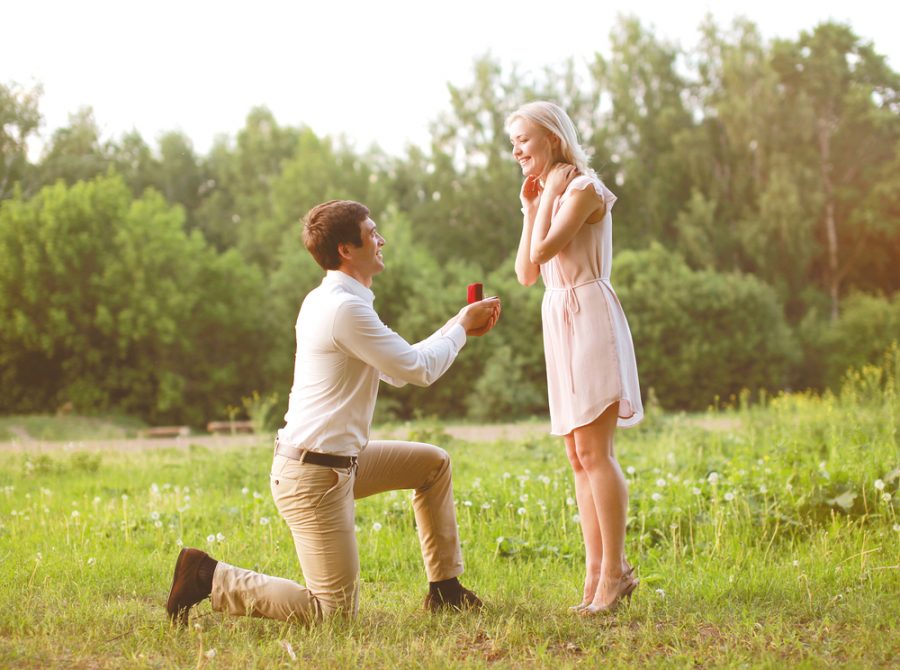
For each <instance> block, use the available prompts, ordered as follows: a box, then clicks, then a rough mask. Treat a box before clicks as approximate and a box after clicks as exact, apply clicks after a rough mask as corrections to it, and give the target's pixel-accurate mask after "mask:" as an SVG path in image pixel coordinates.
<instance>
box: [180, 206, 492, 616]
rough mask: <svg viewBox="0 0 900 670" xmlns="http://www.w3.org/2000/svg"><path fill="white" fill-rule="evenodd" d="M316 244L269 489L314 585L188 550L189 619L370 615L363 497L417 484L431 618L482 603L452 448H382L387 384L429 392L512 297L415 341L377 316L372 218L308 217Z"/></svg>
mask: <svg viewBox="0 0 900 670" xmlns="http://www.w3.org/2000/svg"><path fill="white" fill-rule="evenodd" d="M303 242H304V244H305V245H306V248H307V249H308V250H309V251H310V253H311V254H312V255H313V256H314V257H315V259H316V261H317V262H318V263H319V265H320V266H322V268H323V269H324V270H326V276H325V278H324V279H323V281H322V283H321V285H320V286H318V287H317V288H315V289H314V290H312V291H310V293H309V294H308V295H307V296H306V299H305V300H304V301H303V305H302V307H301V308H300V314H299V316H298V317H297V324H296V331H297V355H296V360H295V366H294V384H293V387H292V388H291V396H290V401H289V406H288V411H287V414H286V415H285V426H284V428H282V429H281V430H280V431H278V437H277V439H276V441H275V457H274V460H273V463H272V474H271V478H270V485H271V489H272V496H273V497H274V499H275V504H276V506H277V507H278V511H279V512H280V514H281V516H282V517H283V518H284V520H285V522H286V523H287V525H288V527H289V528H290V530H291V534H292V535H293V537H294V544H295V546H296V549H297V555H298V557H299V559H300V566H301V568H302V570H303V575H304V578H305V580H306V586H305V587H304V586H302V585H300V584H298V583H296V582H293V581H291V580H288V579H282V578H278V577H270V576H267V575H263V574H259V573H256V572H252V571H250V570H244V569H242V568H238V567H235V566H232V565H228V564H226V563H222V562H217V561H216V560H215V559H213V558H212V557H210V556H208V555H207V554H206V553H204V552H202V551H200V550H198V549H189V548H185V549H183V550H182V551H181V554H180V555H179V556H178V561H177V562H176V564H175V575H174V578H173V580H172V588H171V591H170V593H169V599H168V602H167V603H166V610H167V612H168V613H169V616H170V618H172V619H173V620H175V619H176V618H177V619H179V620H180V621H181V622H182V623H186V622H187V618H188V613H189V610H190V608H191V607H192V606H193V605H195V604H196V603H198V602H200V601H201V600H203V599H204V598H206V597H211V599H212V606H213V609H214V610H217V611H224V612H228V613H230V614H237V615H245V614H246V615H249V614H253V615H256V616H263V617H269V618H272V619H280V620H293V619H297V620H303V621H313V620H318V619H321V618H322V617H325V616H328V615H333V614H338V613H340V614H343V615H345V616H352V615H354V614H356V612H357V611H358V607H359V601H358V594H359V555H358V552H357V546H356V534H355V529H354V500H355V499H357V498H364V497H366V496H369V495H372V494H374V493H380V492H383V491H389V490H394V489H407V488H409V489H414V490H415V494H414V497H413V508H414V510H415V516H416V525H417V527H418V533H419V542H420V545H421V549H422V557H423V559H424V562H425V570H426V573H427V576H428V580H429V583H430V584H429V592H428V595H427V596H426V599H425V607H426V609H429V610H432V611H436V610H439V609H441V608H444V607H453V608H457V609H464V608H469V607H480V606H481V601H480V600H479V599H478V597H477V596H476V595H475V594H474V593H472V592H471V591H469V590H468V589H466V588H464V587H463V586H462V585H461V584H460V583H459V580H458V579H457V578H458V576H459V575H460V574H461V573H462V571H463V565H462V555H461V551H460V546H459V537H458V534H457V527H456V513H455V510H454V504H453V486H452V482H451V477H450V459H449V457H448V455H447V453H446V452H445V451H444V450H443V449H439V448H438V447H435V446H431V445H427V444H417V443H412V442H396V441H391V442H387V441H386V442H369V428H370V426H371V422H372V414H373V412H374V408H375V398H376V395H377V393H378V383H379V380H380V379H384V380H385V381H387V382H389V383H391V384H394V385H398V386H399V385H403V384H405V383H412V384H416V385H419V386H428V385H430V384H432V383H434V382H435V381H436V380H437V379H438V378H439V377H440V376H441V375H443V374H444V372H446V371H447V369H448V368H449V367H450V365H451V364H452V363H453V361H454V360H455V359H456V355H457V354H458V353H459V350H460V349H461V348H462V347H463V346H464V345H465V343H466V336H467V335H476V336H477V335H483V334H484V333H486V332H487V331H489V330H490V329H491V328H492V327H493V326H494V324H495V323H496V321H497V319H498V318H499V317H500V301H499V300H497V299H496V298H493V299H489V300H482V301H480V302H475V303H473V304H471V305H468V306H466V307H464V308H463V309H462V310H460V312H459V313H458V314H457V315H456V316H454V317H453V318H451V319H450V320H449V321H448V322H447V323H446V324H445V325H444V326H443V327H442V328H441V329H440V330H438V331H437V332H436V333H434V334H433V335H432V336H431V337H429V338H428V339H426V340H423V341H422V342H419V343H417V344H414V345H410V344H409V343H407V342H406V341H405V340H404V339H403V338H401V337H400V336H399V335H397V334H396V333H394V332H393V331H392V330H390V329H389V328H388V327H387V326H385V325H384V324H383V323H382V322H381V320H380V319H379V318H378V315H377V314H376V313H375V310H374V308H373V300H374V294H373V293H372V291H371V290H370V287H371V285H372V279H373V277H374V276H375V275H377V274H378V273H380V272H381V271H382V270H383V269H384V259H383V257H382V251H381V250H382V247H383V246H384V244H385V240H384V238H383V237H381V235H379V233H378V231H377V229H376V226H375V223H374V222H373V221H372V219H371V218H369V210H368V209H367V208H366V207H365V206H363V205H361V204H359V203H356V202H352V201H340V200H332V201H329V202H326V203H323V204H321V205H318V206H316V207H314V208H313V209H312V210H310V212H309V214H307V216H306V218H305V220H304V226H303Z"/></svg>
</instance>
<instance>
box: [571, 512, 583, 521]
mask: <svg viewBox="0 0 900 670" xmlns="http://www.w3.org/2000/svg"><path fill="white" fill-rule="evenodd" d="M572 523H581V515H580V514H573V515H572Z"/></svg>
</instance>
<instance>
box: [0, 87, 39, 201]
mask: <svg viewBox="0 0 900 670" xmlns="http://www.w3.org/2000/svg"><path fill="white" fill-rule="evenodd" d="M40 96H41V88H40V87H39V86H38V87H35V88H32V89H31V90H26V89H24V88H22V87H20V86H18V85H16V84H10V85H8V86H6V85H4V84H0V200H3V199H5V198H8V197H10V196H11V195H12V192H13V188H14V186H15V184H16V183H21V182H22V181H23V180H25V179H26V177H27V176H28V171H29V170H28V169H29V164H28V139H29V138H30V137H31V136H33V135H34V134H35V132H37V129H38V126H39V125H40V122H41V115H40V112H39V111H38V100H39V99H40Z"/></svg>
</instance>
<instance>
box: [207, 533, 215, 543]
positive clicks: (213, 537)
mask: <svg viewBox="0 0 900 670" xmlns="http://www.w3.org/2000/svg"><path fill="white" fill-rule="evenodd" d="M206 541H207V542H209V543H210V544H212V543H213V542H215V541H216V536H215V535H207V536H206Z"/></svg>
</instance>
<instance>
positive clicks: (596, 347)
mask: <svg viewBox="0 0 900 670" xmlns="http://www.w3.org/2000/svg"><path fill="white" fill-rule="evenodd" d="M506 125H507V129H508V131H509V137H510V141H511V142H512V147H513V152H512V153H513V157H514V158H515V159H516V161H517V162H518V163H519V165H520V166H521V168H522V174H523V175H524V176H525V181H524V183H523V184H522V189H521V192H520V194H519V197H520V200H521V202H522V213H523V221H522V237H521V240H520V242H519V249H518V253H517V255H516V276H517V277H518V280H519V282H520V283H522V284H523V285H525V286H531V285H532V284H534V282H535V281H537V278H538V276H539V275H540V276H541V278H542V279H543V282H544V286H545V288H546V290H545V293H544V300H543V305H542V308H541V315H542V320H543V330H544V353H545V356H546V362H547V386H548V390H549V402H550V419H551V432H552V433H553V434H554V435H560V436H562V438H563V440H564V441H565V444H566V454H567V455H568V457H569V462H570V463H571V464H572V469H573V471H574V476H575V495H576V498H577V501H578V512H579V515H580V517H581V531H582V536H583V537H584V545H585V565H586V571H585V572H586V574H585V579H584V592H583V596H582V602H581V604H579V605H576V606H574V607H573V608H572V609H574V610H576V611H578V612H579V613H580V614H584V615H590V614H598V613H603V612H611V611H613V610H615V609H616V607H617V606H618V605H619V604H620V603H621V601H622V600H623V599H624V598H626V597H630V596H631V593H632V591H634V589H635V588H636V587H637V585H638V580H637V579H636V578H635V576H634V570H633V568H631V566H630V565H629V564H628V562H627V561H626V560H625V523H626V515H627V510H628V488H627V485H626V482H625V477H624V476H623V475H622V469H621V468H620V467H619V464H618V462H617V461H616V457H615V452H614V450H613V438H614V435H615V430H616V426H617V425H618V426H622V427H628V426H633V425H635V424H637V423H638V422H639V421H640V420H641V419H642V418H643V407H642V405H641V394H640V388H639V386H638V374H637V364H636V362H635V356H634V346H633V344H632V340H631V332H630V331H629V329H628V322H627V321H626V319H625V313H624V311H623V310H622V306H621V305H620V304H619V300H618V298H617V297H616V294H615V291H613V287H612V285H611V284H610V281H609V276H610V269H611V268H610V266H611V260H612V217H611V216H610V210H611V209H612V206H613V203H614V202H615V201H616V196H615V195H613V193H612V192H611V191H610V190H609V189H608V188H606V186H605V185H604V184H603V183H602V182H601V181H600V179H599V178H598V177H597V175H596V174H595V173H594V171H593V170H591V168H590V167H589V165H588V161H587V157H586V155H585V152H584V150H583V149H582V148H581V146H580V145H579V143H578V138H577V135H576V132H575V126H574V124H573V123H572V121H571V119H570V118H569V117H568V115H567V114H566V113H565V111H563V110H562V109H561V108H560V107H559V106H557V105H555V104H553V103H551V102H531V103H528V104H526V105H523V106H522V107H521V108H519V109H518V110H516V111H515V112H513V113H512V114H511V115H510V116H509V118H508V119H507V122H506Z"/></svg>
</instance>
